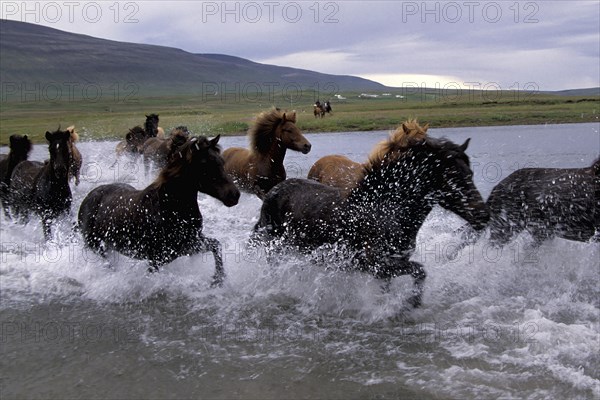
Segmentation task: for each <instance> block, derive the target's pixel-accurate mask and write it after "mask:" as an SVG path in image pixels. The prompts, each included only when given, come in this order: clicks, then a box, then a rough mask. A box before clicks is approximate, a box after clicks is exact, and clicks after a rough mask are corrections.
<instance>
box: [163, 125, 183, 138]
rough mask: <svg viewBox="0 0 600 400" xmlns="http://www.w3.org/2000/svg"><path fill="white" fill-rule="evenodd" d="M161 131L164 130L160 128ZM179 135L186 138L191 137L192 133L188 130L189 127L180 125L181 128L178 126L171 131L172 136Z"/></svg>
mask: <svg viewBox="0 0 600 400" xmlns="http://www.w3.org/2000/svg"><path fill="white" fill-rule="evenodd" d="M160 129H162V128H160ZM179 134H183V135H185V136H189V135H190V131H189V129H188V127H187V126H185V125H179V126H176V127H175V128H173V129H172V130H171V133H169V135H170V136H174V135H179Z"/></svg>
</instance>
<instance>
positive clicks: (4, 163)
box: [0, 135, 33, 218]
mask: <svg viewBox="0 0 600 400" xmlns="http://www.w3.org/2000/svg"><path fill="white" fill-rule="evenodd" d="M9 140H10V145H9V147H10V151H9V153H8V155H5V154H3V155H2V158H0V202H1V204H2V208H3V209H4V215H6V217H7V218H10V213H9V208H10V196H9V189H10V183H11V178H12V173H13V170H14V169H15V167H16V166H17V165H18V164H19V163H20V162H22V161H26V160H27V158H28V157H29V153H30V152H31V149H32V148H33V143H32V142H31V140H29V138H28V137H27V135H24V136H21V135H11V136H10V139H9Z"/></svg>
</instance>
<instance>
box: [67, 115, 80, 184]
mask: <svg viewBox="0 0 600 400" xmlns="http://www.w3.org/2000/svg"><path fill="white" fill-rule="evenodd" d="M67 131H69V132H70V133H71V138H70V139H69V147H70V151H71V168H70V169H69V178H74V179H75V186H77V185H79V175H80V174H81V165H82V164H83V157H82V156H81V152H80V151H79V149H78V148H77V146H75V142H76V141H78V140H79V134H78V133H77V131H76V130H75V126H74V125H71V126H70V127H68V128H67Z"/></svg>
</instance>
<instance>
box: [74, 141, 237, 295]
mask: <svg viewBox="0 0 600 400" xmlns="http://www.w3.org/2000/svg"><path fill="white" fill-rule="evenodd" d="M218 141H219V137H216V138H215V139H213V140H208V139H207V138H205V137H197V138H193V139H191V140H188V141H187V142H186V143H185V144H184V145H183V146H181V147H180V148H179V149H178V151H177V154H176V155H175V156H174V157H172V158H171V159H170V160H169V163H168V164H167V166H166V167H164V168H163V169H162V170H161V172H160V175H159V176H158V178H157V179H156V180H155V181H154V182H153V183H152V184H150V185H149V186H148V187H146V188H145V189H142V190H136V189H135V188H134V187H132V186H130V185H127V184H122V183H115V184H110V185H103V186H99V187H97V188H95V189H94V190H92V191H91V192H90V193H89V194H88V195H87V196H86V198H85V199H84V200H83V202H82V203H81V207H80V208H79V227H80V228H81V231H82V233H83V237H84V239H85V243H86V245H87V246H88V247H89V248H91V249H93V250H94V251H96V252H98V253H99V254H101V255H104V254H105V252H106V251H107V250H109V249H114V250H116V251H118V252H120V253H123V254H125V255H127V256H130V257H133V258H137V259H145V260H149V262H150V266H151V268H152V270H157V269H158V267H160V266H161V265H164V264H167V263H169V262H171V261H173V260H174V259H176V258H178V257H180V256H183V255H192V254H195V253H199V252H205V251H211V252H212V253H213V255H214V257H215V268H216V272H215V275H214V278H213V283H214V284H220V283H221V282H222V280H223V277H224V275H225V273H224V271H223V260H222V255H221V245H220V243H219V242H218V241H217V240H216V239H211V238H207V237H205V236H204V235H203V234H202V215H201V214H200V209H199V208H198V200H197V197H198V192H203V193H206V194H208V195H209V196H212V197H215V198H216V199H219V200H220V201H222V202H223V204H225V205H226V206H227V207H231V206H234V205H236V204H237V202H238V199H239V197H240V192H239V191H238V189H237V188H236V187H235V185H234V184H233V182H232V181H231V179H230V178H229V177H228V176H227V174H226V173H225V171H224V169H223V158H222V157H221V155H220V154H219V147H218V145H217V143H218Z"/></svg>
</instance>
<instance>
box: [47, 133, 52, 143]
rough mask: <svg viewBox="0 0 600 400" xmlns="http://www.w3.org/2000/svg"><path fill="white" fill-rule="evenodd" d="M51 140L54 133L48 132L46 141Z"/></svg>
mask: <svg viewBox="0 0 600 400" xmlns="http://www.w3.org/2000/svg"><path fill="white" fill-rule="evenodd" d="M50 139H52V133H50V131H46V140H47V141H50Z"/></svg>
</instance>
